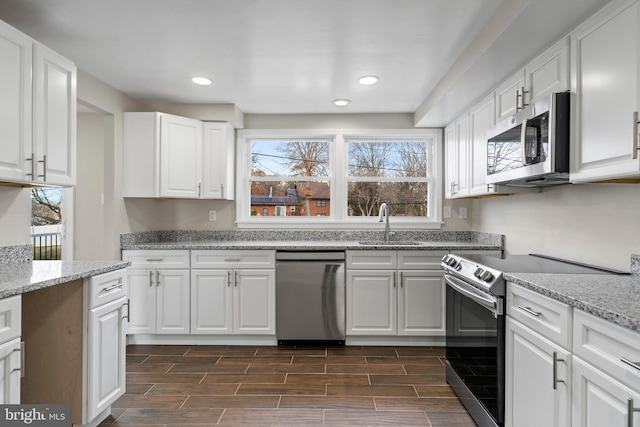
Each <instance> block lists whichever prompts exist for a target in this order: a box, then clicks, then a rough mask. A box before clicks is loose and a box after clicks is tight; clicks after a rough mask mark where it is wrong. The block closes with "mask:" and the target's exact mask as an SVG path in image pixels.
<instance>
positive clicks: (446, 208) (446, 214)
mask: <svg viewBox="0 0 640 427" xmlns="http://www.w3.org/2000/svg"><path fill="white" fill-rule="evenodd" d="M442 211H443V212H442V216H444V218H445V219H450V218H451V206H444V207H443V208H442Z"/></svg>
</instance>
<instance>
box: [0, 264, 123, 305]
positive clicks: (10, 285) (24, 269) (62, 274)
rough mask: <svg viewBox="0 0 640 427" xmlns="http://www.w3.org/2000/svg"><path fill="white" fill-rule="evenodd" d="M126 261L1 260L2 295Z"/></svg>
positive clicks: (86, 274) (117, 267)
mask: <svg viewBox="0 0 640 427" xmlns="http://www.w3.org/2000/svg"><path fill="white" fill-rule="evenodd" d="M129 265H131V263H129V262H126V261H33V262H14V263H4V264H2V263H0V298H7V297H10V296H13V295H19V294H23V293H26V292H31V291H36V290H38V289H43V288H48V287H49V286H55V285H58V284H61V283H66V282H71V281H73V280H77V279H84V278H86V277H91V276H95V275H98V274H102V273H108V272H110V271H114V270H120V269H122V268H126V267H128V266H129Z"/></svg>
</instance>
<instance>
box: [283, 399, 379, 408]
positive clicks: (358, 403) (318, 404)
mask: <svg viewBox="0 0 640 427" xmlns="http://www.w3.org/2000/svg"><path fill="white" fill-rule="evenodd" d="M278 407H279V408H322V409H338V408H346V409H376V407H375V403H374V399H373V397H343V396H282V398H281V399H280V405H279V406H278Z"/></svg>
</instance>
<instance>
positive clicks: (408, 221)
mask: <svg viewBox="0 0 640 427" xmlns="http://www.w3.org/2000/svg"><path fill="white" fill-rule="evenodd" d="M442 132H443V131H442V129H435V128H424V129H368V130H326V129H325V130H314V129H241V130H238V133H237V144H236V225H237V227H238V228H255V229H264V228H271V229H284V228H292V227H305V228H308V227H314V228H320V229H323V228H324V229H340V228H344V229H378V228H380V225H379V223H378V217H377V216H375V217H374V216H371V217H349V216H348V215H347V209H346V207H347V206H346V203H347V191H348V183H349V180H350V177H349V176H348V171H347V163H348V152H347V141H349V140H363V139H367V138H369V139H372V140H389V141H393V140H394V139H395V140H403V139H405V140H406V139H413V140H420V139H425V140H427V141H428V142H430V144H429V154H428V161H429V165H428V170H429V171H431V174H430V175H428V176H427V179H426V181H427V182H428V188H429V193H428V202H427V203H428V206H429V213H430V214H431V216H430V217H427V218H424V217H400V216H397V217H393V216H392V217H391V221H392V226H393V228H395V229H416V228H419V229H440V228H441V227H442V224H443V223H442V194H443V192H442V188H443V184H442V183H443V179H444V175H443V159H442V157H443V135H442ZM279 139H282V140H294V139H301V140H312V139H322V140H330V141H331V142H330V150H329V169H330V172H329V176H328V177H326V181H327V182H328V183H329V188H330V202H331V205H330V209H331V211H330V216H326V217H322V218H320V217H317V216H314V217H312V218H306V217H267V218H265V217H256V216H253V217H252V216H251V214H250V212H251V210H250V208H251V178H252V177H251V142H252V141H254V140H279ZM277 178H278V177H276V179H277ZM318 178H321V179H323V180H324V178H325V177H294V178H292V177H287V180H291V181H316V180H317V179H318ZM351 178H353V177H351ZM408 180H409V179H405V178H402V179H399V181H403V182H406V181H408Z"/></svg>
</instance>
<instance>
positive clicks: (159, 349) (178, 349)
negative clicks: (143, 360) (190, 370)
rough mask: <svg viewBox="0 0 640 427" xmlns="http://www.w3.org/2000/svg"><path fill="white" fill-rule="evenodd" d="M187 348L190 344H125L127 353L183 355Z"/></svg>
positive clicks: (189, 347)
mask: <svg viewBox="0 0 640 427" xmlns="http://www.w3.org/2000/svg"><path fill="white" fill-rule="evenodd" d="M189 349H191V346H185V345H130V346H127V354H144V355H147V356H149V355H152V354H153V355H180V356H183V355H184V354H185V353H186V352H187V351H189Z"/></svg>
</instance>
